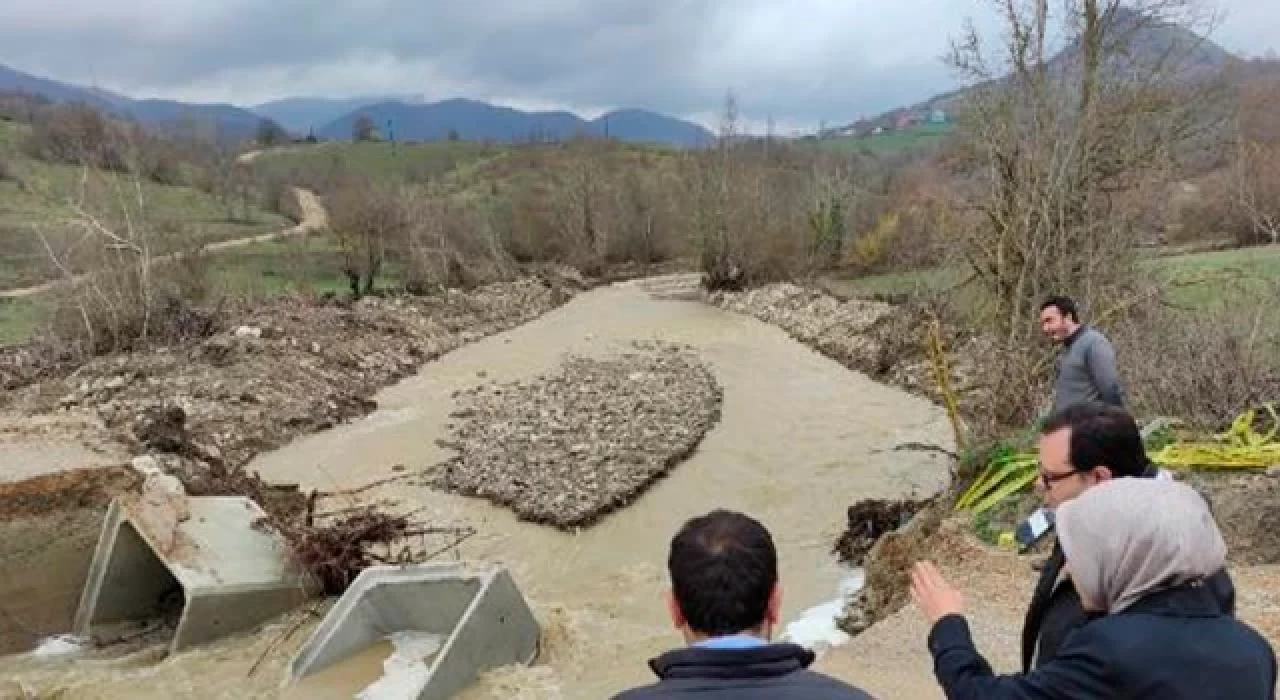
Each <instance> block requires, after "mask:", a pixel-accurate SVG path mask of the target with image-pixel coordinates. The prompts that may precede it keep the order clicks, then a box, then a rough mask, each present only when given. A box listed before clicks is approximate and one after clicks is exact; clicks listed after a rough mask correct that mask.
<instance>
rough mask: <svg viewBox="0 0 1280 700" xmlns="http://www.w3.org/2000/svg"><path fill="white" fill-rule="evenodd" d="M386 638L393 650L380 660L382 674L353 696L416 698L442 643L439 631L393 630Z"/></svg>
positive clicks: (374, 699)
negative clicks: (384, 659)
mask: <svg viewBox="0 0 1280 700" xmlns="http://www.w3.org/2000/svg"><path fill="white" fill-rule="evenodd" d="M387 639H388V640H389V641H390V642H391V646H392V647H393V648H394V651H392V652H391V655H390V656H388V657H387V660H386V661H384V662H382V677H381V678H379V679H378V680H376V681H374V682H373V683H371V684H370V685H369V686H368V687H366V688H365V689H364V690H362V691H360V694H359V695H357V696H356V699H357V700H416V698H417V697H418V694H419V693H421V692H422V689H423V688H424V687H426V685H427V677H428V676H429V675H430V673H431V659H432V657H434V656H435V655H436V653H437V652H439V651H440V645H441V644H443V643H444V637H443V636H442V635H439V634H431V633H429V632H418V631H414V630H406V631H401V632H394V633H392V634H390V635H388V636H387Z"/></svg>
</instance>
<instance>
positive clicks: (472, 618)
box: [284, 563, 540, 700]
mask: <svg viewBox="0 0 1280 700" xmlns="http://www.w3.org/2000/svg"><path fill="white" fill-rule="evenodd" d="M539 636H540V632H539V628H538V623H537V621H536V620H535V619H534V617H533V613H532V612H531V611H530V610H529V607H528V605H527V604H526V602H525V600H524V597H523V596H522V595H521V594H520V591H519V589H517V588H516V585H515V582H514V581H513V580H512V579H511V576H510V574H508V573H507V571H506V570H505V569H478V568H472V567H469V566H467V565H463V564H457V563H450V564H428V565H421V566H410V567H388V566H380V567H374V568H370V569H366V570H364V571H363V572H361V574H360V576H359V577H358V578H357V579H356V580H355V582H354V583H353V584H352V585H351V588H349V589H348V590H347V592H346V593H345V594H344V595H343V596H342V598H341V599H339V600H338V602H337V604H335V605H334V607H333V608H332V609H331V610H330V611H329V614H328V615H326V616H325V618H324V620H323V621H322V622H321V623H320V626H319V627H318V628H317V629H316V631H315V632H314V633H313V634H312V636H311V639H309V640H308V641H307V642H306V643H305V644H303V646H302V648H301V649H300V650H299V651H298V654H297V656H296V657H295V658H294V660H293V663H292V664H291V667H290V677H289V678H288V679H287V680H286V688H285V692H284V695H285V697H287V698H293V697H296V698H317V697H352V696H357V697H360V698H366V697H369V698H372V697H399V698H418V699H419V700H445V699H446V698H451V697H454V696H455V695H456V694H457V693H458V692H459V691H461V690H463V689H464V688H466V687H467V686H468V685H471V684H472V683H473V682H474V681H475V680H476V679H477V678H478V677H479V676H480V674H482V673H484V672H486V671H490V670H493V669H496V668H500V667H504V666H511V665H516V664H530V663H532V662H533V661H534V659H535V657H536V656H537V653H538V640H539ZM388 641H390V645H388V644H387V642H388ZM388 646H392V647H394V648H392V649H388V648H387V647H388ZM379 691H381V692H379Z"/></svg>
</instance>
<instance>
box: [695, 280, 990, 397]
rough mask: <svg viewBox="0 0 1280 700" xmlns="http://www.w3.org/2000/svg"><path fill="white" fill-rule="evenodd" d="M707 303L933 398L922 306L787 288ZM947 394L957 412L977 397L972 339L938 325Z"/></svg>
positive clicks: (716, 297) (718, 296)
mask: <svg viewBox="0 0 1280 700" xmlns="http://www.w3.org/2000/svg"><path fill="white" fill-rule="evenodd" d="M708 301H709V302H710V303H712V304H714V305H716V306H719V307H720V308H722V309H725V310H727V311H733V312H735V313H740V314H743V315H746V316H751V317H753V318H756V319H758V320H761V321H764V322H765V323H769V324H771V325H774V326H777V327H778V328H781V329H782V330H784V331H786V332H787V334H788V335H790V336H791V337H792V338H795V339H796V340H797V341H799V342H801V343H804V344H805V345H807V346H809V347H810V348H813V349H814V350H816V351H818V352H820V353H822V354H823V355H826V356H827V357H830V358H831V359H833V360H835V361H836V362H839V363H840V364H842V365H844V366H845V367H848V368H849V369H852V370H856V371H858V372H862V373H864V374H866V375H868V376H870V377H873V378H875V379H878V380H881V381H884V382H886V383H888V384H891V385H893V386H897V387H899V388H902V389H905V390H907V391H909V392H912V393H915V394H919V395H922V396H926V397H928V398H929V399H931V400H934V401H937V400H938V399H939V398H940V397H939V395H938V390H937V383H936V381H935V380H934V375H933V368H932V365H931V363H930V361H929V358H928V355H927V352H926V349H925V342H926V333H927V329H928V324H929V322H930V315H929V313H928V311H927V310H926V309H924V308H922V307H918V306H910V305H899V306H895V305H892V304H888V303H886V302H882V301H875V300H869V299H847V300H842V299H839V298H837V297H835V296H833V295H831V294H829V293H827V292H824V291H822V290H818V289H813V288H809V287H801V286H797V285H794V284H789V283H778V284H771V285H767V286H764V287H759V288H756V289H752V290H749V291H744V292H714V293H712V294H710V295H708ZM942 331H943V335H944V337H943V344H944V348H945V350H946V352H947V354H948V357H947V361H948V365H949V366H948V370H949V372H950V375H951V376H950V378H951V384H952V389H953V390H954V391H955V392H956V393H957V395H958V397H959V401H960V404H961V408H962V410H963V409H965V408H966V407H968V406H973V405H976V402H978V401H979V400H981V398H982V394H981V389H980V387H979V386H978V384H979V381H978V379H977V375H976V370H975V368H974V366H973V363H972V362H970V361H968V360H967V359H966V358H969V357H976V356H977V355H976V354H975V353H978V352H979V347H978V346H979V343H980V341H979V339H976V338H971V337H967V336H964V335H959V334H957V333H955V332H954V329H952V328H950V327H948V326H944V327H943V329H942Z"/></svg>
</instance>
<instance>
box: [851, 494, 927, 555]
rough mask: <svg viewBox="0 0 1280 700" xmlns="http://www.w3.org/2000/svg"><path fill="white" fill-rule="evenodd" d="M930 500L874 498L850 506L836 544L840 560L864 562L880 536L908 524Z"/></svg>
mask: <svg viewBox="0 0 1280 700" xmlns="http://www.w3.org/2000/svg"><path fill="white" fill-rule="evenodd" d="M928 503H929V502H928V501H914V500H909V499H906V500H900V501H890V500H885V499H880V498H871V499H867V500H865V501H858V502H857V503H855V504H853V505H851V506H849V511H848V515H847V517H848V523H847V525H846V526H845V530H844V532H842V533H840V537H839V538H838V539H837V540H836V544H835V547H833V549H834V551H835V554H836V556H837V557H839V559H840V563H841V564H847V565H848V566H862V565H863V564H864V563H865V560H866V557H867V553H868V552H870V551H871V548H872V547H874V546H875V544H876V542H878V541H879V540H880V538H881V537H883V536H884V535H886V534H888V533H890V532H893V531H894V530H897V529H898V528H900V527H902V526H904V525H906V524H907V523H908V522H910V521H911V518H912V517H913V516H914V515H915V514H916V513H917V512H919V511H920V509H922V508H924V507H925V506H926V505H928Z"/></svg>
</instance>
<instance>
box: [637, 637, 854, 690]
mask: <svg viewBox="0 0 1280 700" xmlns="http://www.w3.org/2000/svg"><path fill="white" fill-rule="evenodd" d="M811 663H813V652H811V651H807V650H806V649H804V648H803V647H800V646H796V645H795V644H769V645H767V646H762V647H755V648H751V649H701V648H698V647H689V648H686V649H677V650H676V651H670V652H667V653H666V654H663V655H662V656H659V657H658V658H656V659H653V660H652V661H650V662H649V667H650V668H652V669H653V672H654V673H656V674H658V678H660V679H661V680H659V681H658V682H657V683H654V684H653V685H649V686H645V687H643V688H636V689H634V690H628V691H626V692H624V693H622V694H620V695H616V696H614V700H644V699H645V698H680V697H686V696H687V697H697V698H698V699H699V700H714V699H715V698H736V699H739V700H765V699H766V698H768V699H769V700H790V699H792V698H794V699H795V700H801V699H803V700H872V698H871V696H870V695H867V694H866V693H864V692H862V691H861V690H858V689H857V688H854V687H853V686H851V685H847V684H845V683H842V682H840V681H837V680H835V679H834V678H828V677H827V676H824V675H822V674H820V673H815V672H813V671H809V670H807V669H808V667H809V664H811Z"/></svg>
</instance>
